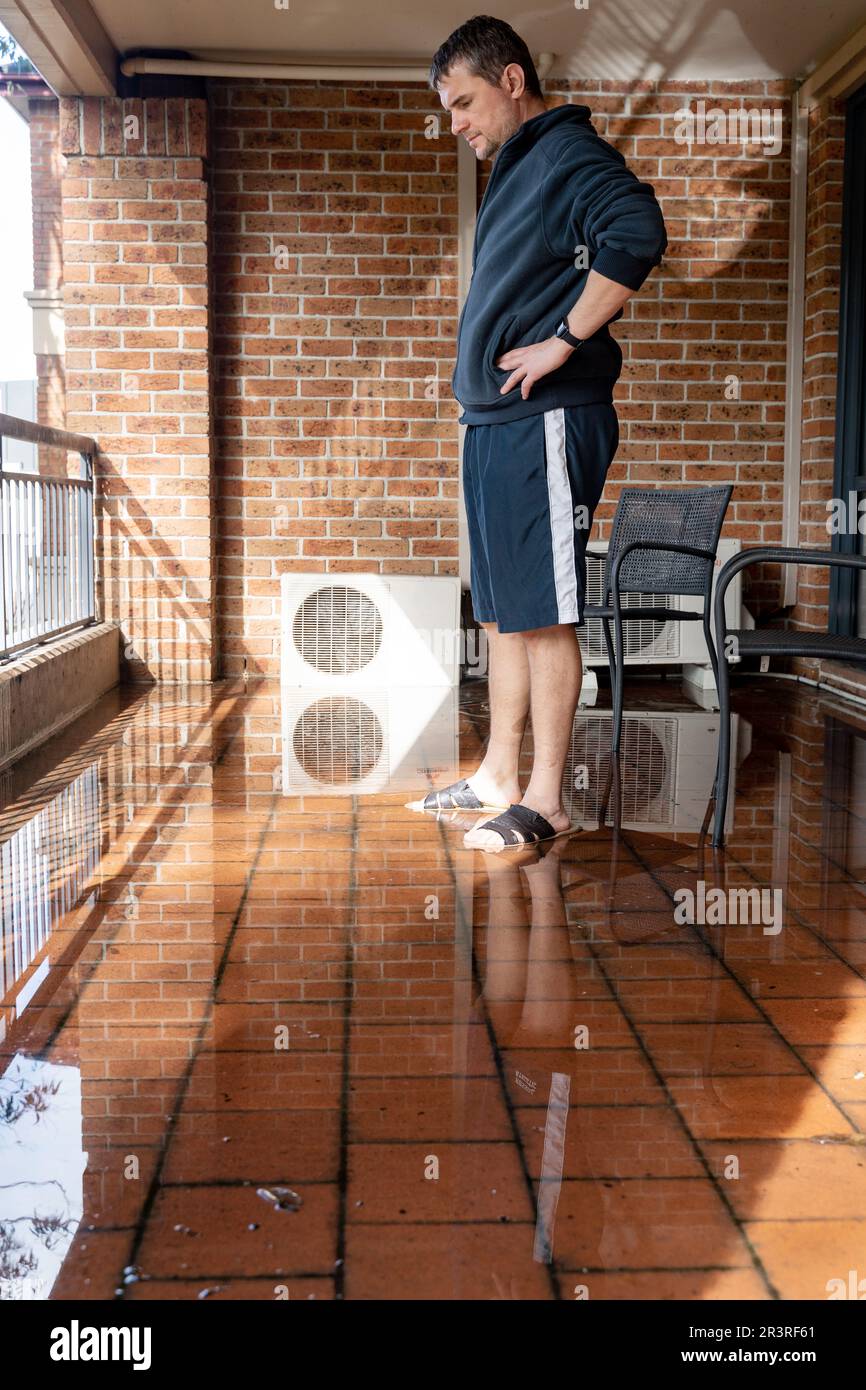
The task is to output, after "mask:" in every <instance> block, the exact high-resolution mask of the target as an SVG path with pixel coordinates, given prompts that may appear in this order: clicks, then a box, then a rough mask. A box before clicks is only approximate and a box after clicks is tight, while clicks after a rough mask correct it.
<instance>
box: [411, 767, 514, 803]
mask: <svg viewBox="0 0 866 1390" xmlns="http://www.w3.org/2000/svg"><path fill="white" fill-rule="evenodd" d="M519 799H520V784H519V783H518V782H517V781H516V780H515V781H514V782H507V781H505V780H500V779H498V778H496V777H493V776H491V774H490V773H489V772H487V771H485V769H484V767H479V768H478V769H477V771H475V772H473V774H472V776H471V777H463V778H461V779H460V780H459V781H458V782H452V783H451V784H450V785H449V786H447V787H440V788H438V789H437V790H436V791H432V792H429V793H428V795H427V796H425V797H424V799H423V801H407V802H406V806H407V807H408V809H409V810H411V811H450V810H468V811H484V810H491V811H504V810H505V808H506V807H507V806H510V805H511V804H512V802H514V801H517V800H519Z"/></svg>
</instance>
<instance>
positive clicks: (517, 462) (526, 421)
mask: <svg viewBox="0 0 866 1390" xmlns="http://www.w3.org/2000/svg"><path fill="white" fill-rule="evenodd" d="M618 443H619V422H618V420H617V417H616V410H615V409H614V407H613V406H612V405H611V404H610V403H609V402H607V403H605V402H600V403H597V404H592V405H572V406H562V407H560V408H559V409H558V410H546V411H540V412H539V413H538V414H536V415H526V416H524V417H523V419H521V420H507V421H503V422H502V423H501V424H498V425H467V426H466V437H465V440H464V448H463V498H464V501H465V504H466V520H467V522H468V525H469V549H470V560H471V570H470V587H471V590H472V611H473V613H474V615H475V620H476V622H479V623H494V622H495V623H496V624H497V625H498V628H499V631H500V632H527V631H529V630H530V629H531V628H536V627H553V626H555V625H556V624H558V623H574V624H575V625H576V626H578V627H580V626H582V625H583V608H584V602H585V597H586V542H587V539H588V536H589V530H590V527H591V526H592V518H593V514H594V512H595V508H596V506H597V504H598V499H599V498H600V497H601V493H602V489H603V487H604V480H605V478H606V476H607V470H608V468H609V467H610V465H611V462H612V460H613V456H614V454H615V453H616V449H617V445H618Z"/></svg>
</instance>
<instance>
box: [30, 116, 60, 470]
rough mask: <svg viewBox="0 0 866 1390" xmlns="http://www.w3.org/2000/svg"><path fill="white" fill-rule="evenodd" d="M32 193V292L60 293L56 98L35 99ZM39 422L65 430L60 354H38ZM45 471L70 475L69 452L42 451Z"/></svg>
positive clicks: (37, 390)
mask: <svg viewBox="0 0 866 1390" xmlns="http://www.w3.org/2000/svg"><path fill="white" fill-rule="evenodd" d="M28 121H29V129H30V194H31V203H32V219H33V288H34V289H39V290H47V289H59V288H60V286H61V285H62V284H63V248H62V215H63V214H62V207H61V178H62V166H63V157H62V155H61V153H60V139H59V134H60V131H59V107H58V103H57V100H56V98H53V97H44V98H40V97H31V98H30V101H29V105H28ZM36 419H37V421H38V422H39V424H40V425H53V426H55V427H56V428H58V429H63V427H64V426H65V424H66V369H65V361H64V357H63V354H62V353H37V354H36ZM39 468H40V471H41V472H44V473H65V472H67V459H66V456H65V454H64V453H63V452H62V451H60V450H57V449H49V448H46V447H44V446H42V447H40V449H39Z"/></svg>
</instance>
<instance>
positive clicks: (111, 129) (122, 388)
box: [60, 97, 218, 683]
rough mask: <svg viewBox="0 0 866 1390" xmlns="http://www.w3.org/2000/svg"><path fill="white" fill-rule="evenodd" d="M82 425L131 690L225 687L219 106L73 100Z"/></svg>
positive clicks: (76, 409) (100, 567)
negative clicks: (214, 297) (215, 130)
mask: <svg viewBox="0 0 866 1390" xmlns="http://www.w3.org/2000/svg"><path fill="white" fill-rule="evenodd" d="M60 127H61V130H60V134H61V148H62V152H63V154H64V155H65V156H66V170H65V176H64V179H63V261H64V280H65V286H64V305H65V318H66V368H67V378H68V379H67V410H68V414H67V425H68V428H69V429H72V430H76V431H79V432H81V433H86V434H91V435H93V436H95V438H96V439H97V440H98V442H99V445H100V448H101V450H102V456H101V459H100V462H99V467H98V476H99V488H98V493H99V496H98V499H97V540H96V544H97V574H98V580H99V581H100V584H101V593H102V600H103V616H104V618H105V619H106V620H107V621H111V622H117V623H118V625H119V626H120V629H121V632H122V637H123V644H124V649H125V655H126V664H125V668H124V671H123V676H124V679H126V680H141V681H152V680H160V681H167V682H179V683H184V682H187V681H210V680H213V679H215V677H216V675H217V661H218V656H217V650H216V647H217V639H216V626H215V621H214V592H215V569H216V555H215V536H214V527H215V508H214V505H213V494H212V470H211V458H212V453H211V447H210V437H211V410H210V399H209V392H210V385H211V381H210V362H211V354H210V351H209V347H210V343H209V339H210V322H209V299H208V273H209V247H208V216H207V191H208V190H207V182H206V179H207V165H206V158H207V107H206V103H205V102H204V101H203V100H201V99H191V98H190V99H188V98H169V99H165V100H163V99H148V100H146V101H141V100H132V99H129V100H122V99H119V98H107V99H102V98H97V97H85V98H83V99H81V98H64V99H63V100H62V101H61V103H60Z"/></svg>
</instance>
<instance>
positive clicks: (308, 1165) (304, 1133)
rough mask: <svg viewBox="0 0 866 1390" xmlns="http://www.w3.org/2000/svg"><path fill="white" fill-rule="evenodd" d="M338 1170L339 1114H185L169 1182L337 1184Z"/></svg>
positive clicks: (169, 1158) (167, 1172)
mask: <svg viewBox="0 0 866 1390" xmlns="http://www.w3.org/2000/svg"><path fill="white" fill-rule="evenodd" d="M339 1166H340V1122H339V1113H338V1112H337V1111H336V1110H324V1111H323V1110H322V1109H321V1108H319V1109H316V1110H275V1109H268V1110H245V1111H226V1112H225V1113H224V1114H213V1113H207V1112H205V1113H202V1112H200V1111H189V1110H184V1111H182V1112H181V1114H180V1115H179V1116H178V1118H177V1122H176V1123H175V1124H174V1125H173V1126H172V1129H171V1136H170V1143H169V1145H168V1151H167V1154H166V1158H165V1163H164V1166H163V1169H162V1181H163V1182H165V1183H183V1182H237V1181H240V1180H244V1179H249V1180H251V1181H252V1182H255V1183H257V1184H262V1183H264V1184H266V1185H267V1184H269V1183H271V1184H273V1183H277V1184H283V1185H288V1186H289V1187H293V1186H295V1184H296V1183H299V1182H335V1181H336V1180H337V1176H338V1174H339Z"/></svg>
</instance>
